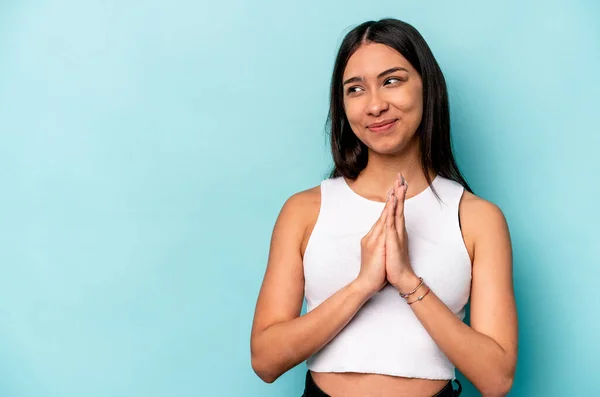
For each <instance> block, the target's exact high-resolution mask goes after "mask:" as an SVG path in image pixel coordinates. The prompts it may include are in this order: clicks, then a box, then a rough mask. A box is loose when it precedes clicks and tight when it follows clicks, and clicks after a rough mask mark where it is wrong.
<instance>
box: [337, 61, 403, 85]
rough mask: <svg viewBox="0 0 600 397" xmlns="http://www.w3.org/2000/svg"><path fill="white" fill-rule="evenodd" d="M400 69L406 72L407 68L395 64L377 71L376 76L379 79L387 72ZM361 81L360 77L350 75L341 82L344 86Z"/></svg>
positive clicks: (399, 70)
mask: <svg viewBox="0 0 600 397" xmlns="http://www.w3.org/2000/svg"><path fill="white" fill-rule="evenodd" d="M401 71H402V72H408V70H407V69H405V68H403V67H401V66H396V67H393V68H391V69H388V70H384V71H383V72H381V73H379V74H378V75H377V78H378V79H380V78H382V77H383V76H385V75H387V74H390V73H394V72H401ZM362 81H363V79H362V77H350V78H349V79H348V80H346V81H344V84H342V86H344V85H346V84H349V83H355V82H362Z"/></svg>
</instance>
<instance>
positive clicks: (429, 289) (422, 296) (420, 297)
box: [406, 287, 431, 305]
mask: <svg viewBox="0 0 600 397" xmlns="http://www.w3.org/2000/svg"><path fill="white" fill-rule="evenodd" d="M429 291H431V288H429V287H427V292H425V293H424V294H423V295H421V296H419V297H418V298H417V299H415V300H414V301H412V302H406V303H408V304H409V305H412V304H413V303H415V302H418V301H420V300H421V299H423V298H425V296H426V295H427V294H428V293H429Z"/></svg>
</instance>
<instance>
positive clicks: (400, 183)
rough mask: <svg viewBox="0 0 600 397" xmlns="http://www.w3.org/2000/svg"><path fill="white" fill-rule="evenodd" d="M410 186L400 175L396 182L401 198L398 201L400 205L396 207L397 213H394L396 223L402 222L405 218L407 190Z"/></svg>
mask: <svg viewBox="0 0 600 397" xmlns="http://www.w3.org/2000/svg"><path fill="white" fill-rule="evenodd" d="M407 187H408V184H407V182H406V179H404V177H403V176H402V175H401V174H400V173H398V179H397V180H396V189H395V192H396V195H397V197H398V198H399V199H398V205H397V206H396V211H394V215H395V216H394V217H395V218H396V222H400V221H401V220H402V219H401V218H403V217H404V201H405V200H406V190H407Z"/></svg>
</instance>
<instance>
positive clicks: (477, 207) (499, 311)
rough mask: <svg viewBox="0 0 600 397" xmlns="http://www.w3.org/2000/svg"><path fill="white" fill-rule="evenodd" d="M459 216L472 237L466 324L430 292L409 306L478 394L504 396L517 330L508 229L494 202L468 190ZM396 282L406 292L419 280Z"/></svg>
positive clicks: (510, 377)
mask: <svg viewBox="0 0 600 397" xmlns="http://www.w3.org/2000/svg"><path fill="white" fill-rule="evenodd" d="M460 214H461V215H460V217H461V225H462V229H463V233H464V234H465V236H473V239H472V241H473V247H472V248H473V250H472V252H473V278H472V285H471V317H470V320H471V321H470V322H471V326H470V327H469V326H468V325H466V324H465V323H463V322H462V321H461V320H459V319H458V318H457V317H456V316H455V315H454V313H452V311H451V310H450V309H449V308H448V307H447V306H446V305H445V304H444V303H443V302H442V301H441V300H440V299H439V298H438V297H437V296H436V295H435V291H433V290H432V291H431V292H430V293H429V294H428V295H427V296H426V297H425V298H424V299H423V300H422V301H420V302H416V303H414V304H412V305H410V307H411V308H412V309H413V311H414V313H415V315H416V316H417V318H418V319H419V320H420V321H421V324H423V326H424V327H425V329H426V330H427V331H428V332H429V334H430V335H431V337H432V338H433V340H434V341H435V342H436V343H437V345H438V346H439V348H440V349H441V350H442V351H443V352H444V354H445V355H446V356H447V357H448V359H449V360H450V361H452V363H454V365H455V366H456V367H457V368H458V369H459V370H460V372H462V373H463V374H464V375H465V376H466V377H467V379H469V380H470V381H471V382H472V383H473V384H474V385H475V387H476V388H477V389H478V390H479V391H480V392H481V393H482V395H483V396H485V397H488V396H504V395H506V394H507V393H508V392H509V390H510V388H511V387H512V382H513V378H514V373H515V368H516V361H517V333H518V332H517V310H516V306H515V299H514V291H513V283H512V249H511V243H510V235H509V230H508V226H507V224H506V220H505V218H504V215H503V214H502V212H501V210H500V209H499V208H498V207H497V206H495V205H494V204H492V203H490V202H488V201H485V200H482V199H480V198H478V197H476V196H475V195H473V194H470V193H468V192H465V197H463V199H462V201H461V207H460ZM425 282H427V280H425ZM401 284H402V285H399V286H397V288H398V289H399V290H400V291H402V292H407V291H410V290H412V289H413V288H414V286H416V285H417V284H418V279H417V278H416V275H414V273H413V274H411V275H410V276H408V277H407V278H406V279H405V280H404V281H403V282H402V283H401ZM422 292H423V291H418V293H416V294H414V295H420V294H421V293H422ZM414 295H413V296H411V297H410V299H411V300H413V299H414V298H415V297H416V296H414Z"/></svg>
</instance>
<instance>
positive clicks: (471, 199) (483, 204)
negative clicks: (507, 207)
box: [460, 190, 506, 226]
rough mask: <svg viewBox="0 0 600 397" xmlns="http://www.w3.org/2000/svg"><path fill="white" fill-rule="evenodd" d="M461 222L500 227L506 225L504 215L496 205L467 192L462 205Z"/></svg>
mask: <svg viewBox="0 0 600 397" xmlns="http://www.w3.org/2000/svg"><path fill="white" fill-rule="evenodd" d="M460 212H461V221H462V220H463V216H464V220H465V221H466V222H469V223H471V224H477V225H480V224H484V225H485V224H487V225H495V226H500V225H502V224H506V219H505V217H504V213H503V212H502V210H501V209H500V207H498V206H497V205H496V204H494V203H492V202H491V201H488V200H485V199H483V198H481V197H479V196H477V195H475V194H473V193H471V192H468V191H466V190H465V192H464V194H463V198H462V200H461V203H460Z"/></svg>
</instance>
